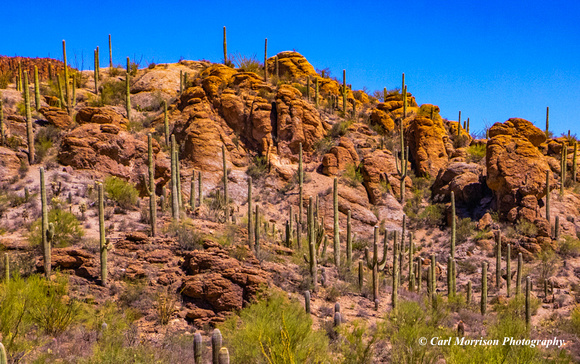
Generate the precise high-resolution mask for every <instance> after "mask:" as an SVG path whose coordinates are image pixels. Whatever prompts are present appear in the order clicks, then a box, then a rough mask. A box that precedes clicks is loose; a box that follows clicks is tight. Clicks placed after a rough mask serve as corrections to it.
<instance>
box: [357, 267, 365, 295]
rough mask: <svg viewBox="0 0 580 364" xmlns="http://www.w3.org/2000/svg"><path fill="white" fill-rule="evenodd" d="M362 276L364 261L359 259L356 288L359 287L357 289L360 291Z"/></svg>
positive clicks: (363, 273) (363, 274)
mask: <svg viewBox="0 0 580 364" xmlns="http://www.w3.org/2000/svg"><path fill="white" fill-rule="evenodd" d="M364 277H365V272H364V263H363V261H362V260H359V261H358V289H359V291H362V288H363V283H364Z"/></svg>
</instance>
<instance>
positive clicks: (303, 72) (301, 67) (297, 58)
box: [267, 51, 316, 78]
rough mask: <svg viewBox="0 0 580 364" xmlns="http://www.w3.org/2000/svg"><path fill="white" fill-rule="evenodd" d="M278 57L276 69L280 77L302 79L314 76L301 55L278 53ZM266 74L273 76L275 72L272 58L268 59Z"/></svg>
mask: <svg viewBox="0 0 580 364" xmlns="http://www.w3.org/2000/svg"><path fill="white" fill-rule="evenodd" d="M277 56H278V67H279V72H280V77H283V76H287V77H289V78H304V77H307V76H316V70H315V69H314V67H313V66H312V65H311V64H310V63H309V62H308V60H307V59H306V58H304V56H303V55H301V54H300V53H298V52H292V51H286V52H280V53H278V54H277ZM267 62H268V72H269V73H270V74H271V75H273V74H274V73H275V72H276V61H275V58H274V57H271V58H269V59H268V61H267Z"/></svg>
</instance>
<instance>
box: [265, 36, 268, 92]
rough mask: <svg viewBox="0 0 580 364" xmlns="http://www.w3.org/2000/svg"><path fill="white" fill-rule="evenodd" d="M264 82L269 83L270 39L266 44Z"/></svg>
mask: <svg viewBox="0 0 580 364" xmlns="http://www.w3.org/2000/svg"><path fill="white" fill-rule="evenodd" d="M264 82H268V38H266V40H265V42H264Z"/></svg>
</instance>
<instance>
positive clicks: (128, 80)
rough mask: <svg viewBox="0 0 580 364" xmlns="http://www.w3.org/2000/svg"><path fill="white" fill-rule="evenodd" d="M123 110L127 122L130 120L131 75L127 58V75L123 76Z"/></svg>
mask: <svg viewBox="0 0 580 364" xmlns="http://www.w3.org/2000/svg"><path fill="white" fill-rule="evenodd" d="M125 109H126V111H127V120H129V121H130V120H131V75H130V74H129V57H127V75H126V76H125Z"/></svg>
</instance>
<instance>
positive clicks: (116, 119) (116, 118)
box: [75, 106, 129, 127]
mask: <svg viewBox="0 0 580 364" xmlns="http://www.w3.org/2000/svg"><path fill="white" fill-rule="evenodd" d="M75 120H76V122H77V123H78V124H80V125H82V124H87V123H95V124H114V125H116V126H122V127H126V124H127V123H128V122H129V121H128V120H127V119H125V118H124V117H123V115H121V114H119V113H118V112H116V111H115V110H114V109H113V108H111V107H108V106H104V107H83V108H82V109H80V110H79V111H78V112H77V115H76V117H75Z"/></svg>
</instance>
